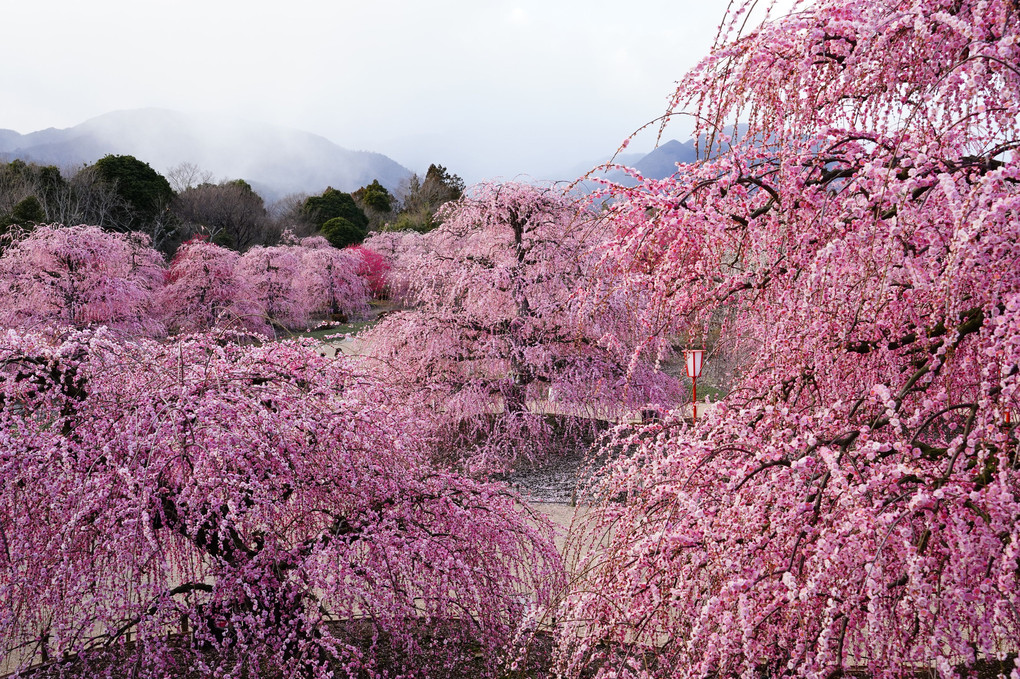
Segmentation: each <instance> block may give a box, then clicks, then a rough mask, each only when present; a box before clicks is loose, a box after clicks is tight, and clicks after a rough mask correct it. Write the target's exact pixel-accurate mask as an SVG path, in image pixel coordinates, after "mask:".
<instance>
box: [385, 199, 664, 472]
mask: <svg viewBox="0 0 1020 679" xmlns="http://www.w3.org/2000/svg"><path fill="white" fill-rule="evenodd" d="M444 210H445V211H444V213H443V216H442V221H443V224H442V226H441V227H439V228H437V229H436V230H434V231H432V232H431V233H429V234H427V235H426V236H423V237H421V246H420V247H418V248H415V249H413V250H410V249H409V250H408V251H407V253H406V254H405V255H404V257H403V258H402V261H401V262H400V263H399V264H398V265H397V266H395V267H394V270H395V271H406V272H413V274H414V275H413V277H410V276H409V277H408V279H407V280H406V282H405V285H406V286H407V287H406V292H405V293H404V299H405V304H407V305H408V307H409V308H408V309H407V310H406V311H404V312H401V313H398V314H393V315H391V316H388V317H386V318H385V319H384V320H383V321H382V322H381V323H380V324H379V325H377V326H375V327H374V328H373V329H372V330H371V331H370V332H369V333H368V334H367V335H366V338H367V342H368V345H369V346H370V347H372V350H373V356H374V357H375V358H376V359H378V360H379V363H378V364H379V365H380V369H381V370H384V371H385V372H386V374H388V375H389V377H390V378H391V379H392V380H393V381H394V382H396V383H400V384H403V385H405V387H406V388H407V389H409V390H413V391H414V392H415V393H416V394H417V397H416V399H415V400H416V401H418V402H420V403H421V404H422V405H424V406H426V407H428V408H431V409H435V410H438V411H440V412H441V413H442V414H443V415H444V416H445V417H446V419H447V427H446V428H447V433H448V436H449V448H450V450H451V451H453V452H454V454H455V456H456V457H457V458H461V459H464V460H466V462H467V464H468V466H474V467H475V468H477V469H479V470H492V469H501V468H505V467H506V466H507V465H508V464H511V463H513V462H514V460H515V459H517V458H519V457H523V458H527V457H529V456H534V455H539V454H542V453H543V452H547V451H548V449H549V446H550V445H551V444H552V443H553V442H554V440H553V439H552V438H551V434H552V433H553V428H552V427H551V425H550V422H549V418H548V417H547V416H549V415H553V416H556V417H558V418H559V425H560V427H561V429H560V433H561V434H564V435H565V436H564V437H563V440H566V441H568V442H569V445H578V439H579V438H581V437H582V435H583V434H584V433H588V434H591V433H592V432H594V430H595V429H596V428H597V426H598V423H599V422H600V421H606V420H609V421H612V420H614V419H616V418H617V417H620V416H623V415H625V414H627V413H629V412H632V411H634V410H635V409H637V408H639V407H640V406H641V405H643V404H645V403H647V402H649V401H659V402H661V401H664V400H669V399H672V398H674V396H675V394H674V391H673V386H674V383H673V381H672V380H671V379H670V378H668V377H666V376H665V375H663V374H662V373H661V372H657V371H656V370H654V368H653V367H652V366H650V365H648V364H646V363H644V362H642V361H638V360H633V355H632V354H633V346H632V345H630V344H628V343H626V342H624V341H622V340H621V337H622V336H623V335H622V334H621V333H617V332H614V331H615V330H617V329H619V328H620V327H621V326H623V325H626V323H627V321H628V320H631V319H632V318H633V316H630V317H628V316H625V315H620V314H616V313H614V314H608V315H607V314H606V313H604V312H605V311H606V310H607V309H609V307H606V308H605V309H599V310H598V312H597V313H594V314H588V313H582V310H581V309H580V308H579V306H578V305H577V304H576V303H575V302H576V300H575V297H574V292H575V290H576V289H577V287H578V286H581V285H584V283H585V279H586V276H587V275H588V274H589V265H590V264H591V263H593V260H594V258H593V255H592V246H593V243H597V242H598V240H597V239H596V238H595V237H594V236H593V234H592V231H593V229H594V228H595V227H594V225H593V220H592V219H591V217H589V216H588V215H587V214H584V213H582V214H578V212H577V208H576V207H575V206H574V205H573V204H572V203H570V202H569V201H568V200H567V199H565V198H564V197H563V196H562V195H561V194H559V193H556V192H553V191H551V190H545V189H540V188H536V187H533V186H528V185H523V184H502V185H484V186H479V187H476V188H475V189H474V190H473V191H472V192H471V194H470V195H469V196H468V197H466V198H463V199H461V200H459V201H456V202H454V203H449V204H447V206H445V207H444ZM611 310H612V311H614V312H619V311H620V309H619V308H613V309H611Z"/></svg>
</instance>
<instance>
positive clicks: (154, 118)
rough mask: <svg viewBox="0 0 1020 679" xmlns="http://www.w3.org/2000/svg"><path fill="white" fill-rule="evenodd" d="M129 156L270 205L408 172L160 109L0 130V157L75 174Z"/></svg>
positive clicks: (390, 183) (388, 181)
mask: <svg viewBox="0 0 1020 679" xmlns="http://www.w3.org/2000/svg"><path fill="white" fill-rule="evenodd" d="M107 154H115V155H132V156H135V157H136V158H138V159H139V160H142V161H145V162H146V163H148V164H149V165H151V166H152V167H153V169H155V170H156V171H158V172H161V173H163V174H165V173H166V172H167V170H169V169H170V168H172V167H174V166H177V165H180V164H181V163H191V164H193V165H197V166H198V167H199V168H201V169H202V170H205V171H208V172H211V173H212V174H213V176H214V177H215V178H216V179H217V180H221V179H244V180H245V181H247V182H248V183H250V184H251V185H252V186H253V187H254V188H255V189H256V190H257V191H259V193H260V194H262V196H263V197H264V198H266V199H267V200H268V201H272V200H274V199H276V198H280V197H282V196H284V195H286V194H288V193H308V194H317V193H321V192H322V191H323V190H325V188H326V187H327V186H332V187H334V188H337V189H340V190H342V191H354V190H356V189H358V188H360V187H362V186H365V185H366V184H370V183H371V182H372V180H373V179H378V180H379V182H380V183H381V184H382V185H383V186H385V187H386V188H388V189H390V190H391V191H392V190H394V189H396V188H397V185H398V184H400V182H401V181H402V180H403V179H405V178H406V177H408V176H410V175H411V171H410V170H408V169H407V168H405V167H403V166H401V165H400V164H398V163H397V162H395V161H394V160H392V159H391V158H388V157H387V156H384V155H382V154H381V153H372V152H369V151H351V150H349V149H345V148H342V147H340V146H337V145H336V144H334V143H333V142H331V141H329V140H328V139H326V138H325V137H321V136H319V135H315V134H311V133H308V132H302V131H299V130H293V129H288V128H284V127H277V126H274V125H269V124H266V123H258V122H251V121H247V120H241V119H237V118H229V117H223V116H199V115H193V114H187V113H180V112H178V111H169V110H165V109H155V108H146V109H136V110H129V111H115V112H112V113H107V114H104V115H101V116H98V117H96V118H92V119H90V120H87V121H85V122H84V123H81V124H80V125H76V126H75V127H71V128H68V129H62V130H58V129H53V128H50V129H47V130H41V131H39V132H32V133H30V134H18V133H17V132H14V131H12V130H0V156H5V157H6V158H7V159H8V160H12V159H14V158H21V159H23V160H26V161H34V162H37V163H42V164H46V165H57V166H59V167H74V166H78V165H82V164H84V163H93V162H95V161H96V160H98V159H100V158H102V157H103V156H105V155H107Z"/></svg>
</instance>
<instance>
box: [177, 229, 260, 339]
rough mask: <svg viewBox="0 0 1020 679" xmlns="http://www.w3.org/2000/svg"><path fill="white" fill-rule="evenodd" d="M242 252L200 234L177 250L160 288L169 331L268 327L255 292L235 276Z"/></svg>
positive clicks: (258, 328) (257, 328) (243, 279)
mask: <svg viewBox="0 0 1020 679" xmlns="http://www.w3.org/2000/svg"><path fill="white" fill-rule="evenodd" d="M240 258H241V255H240V254H238V253H237V252H236V251H234V250H229V249H227V248H223V247H220V246H218V245H215V244H213V243H210V242H208V241H206V240H203V239H201V238H193V239H192V240H189V241H188V242H187V243H184V244H183V245H181V247H180V248H178V250H177V252H176V254H175V255H174V258H173V259H172V260H171V262H170V267H169V269H168V271H167V273H166V284H165V285H164V287H163V288H162V289H161V290H160V293H159V299H160V308H161V310H162V313H163V318H164V321H165V323H166V324H167V327H168V329H169V330H170V331H171V332H201V331H204V330H209V329H211V328H217V327H219V328H234V329H242V328H248V329H251V330H256V331H267V330H268V327H267V325H266V322H265V313H264V310H263V309H262V308H261V307H260V306H259V305H258V303H256V302H255V300H254V290H253V289H252V288H251V287H250V286H249V285H248V281H247V279H245V278H242V277H239V276H237V275H236V269H237V265H238V262H239V261H240Z"/></svg>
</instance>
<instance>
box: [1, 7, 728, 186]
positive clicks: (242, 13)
mask: <svg viewBox="0 0 1020 679" xmlns="http://www.w3.org/2000/svg"><path fill="white" fill-rule="evenodd" d="M726 4H727V3H726V1H725V0H672V1H666V0H652V1H643V0H636V1H635V2H630V3H623V2H619V1H618V2H600V1H597V0H585V1H579V0H578V1H575V0H562V1H561V0H535V1H531V0H515V1H513V2H503V1H501V0H493V1H489V0H474V1H467V0H465V1H462V0H445V1H444V0H439V1H436V0H419V1H417V2H415V1H411V0H382V1H379V0H374V1H370V0H360V1H359V2H350V1H348V0H314V1H313V0H287V1H285V2H284V1H281V0H274V1H273V2H268V1H266V0H245V1H244V2H241V1H240V0H173V1H172V2H169V1H167V0H90V1H88V2H84V1H82V0H0V7H2V16H3V23H4V31H3V32H4V39H3V47H4V52H5V55H6V58H5V64H6V65H5V66H4V67H3V68H2V69H0V128H7V129H13V130H16V131H18V132H22V133H26V132H32V131H35V130H39V129H44V128H47V127H58V128H64V127H71V126H73V125H76V124H78V123H81V122H83V121H85V120H87V119H89V118H91V117H94V116H97V115H100V114H102V113H106V112H108V111H113V110H119V109H133V108H142V107H150V106H155V107H162V108H169V109H174V110H180V111H185V112H194V113H201V112H216V113H225V114H230V115H238V116H242V117H245V118H248V119H251V120H257V121H265V122H269V123H274V124H278V125H283V126H287V127H293V128H297V129H301V130H306V131H309V132H314V133H317V134H321V135H323V136H325V137H327V138H329V139H330V140H332V141H334V142H336V143H337V144H339V145H341V146H345V147H348V148H352V149H363V150H370V151H379V152H381V153H385V154H387V155H389V156H390V157H392V158H393V159H394V160H396V161H397V162H399V163H401V164H403V165H405V166H406V167H408V168H410V169H412V170H415V171H419V172H421V171H422V170H424V169H425V168H426V167H427V166H428V164H429V163H430V162H436V163H440V164H443V165H446V166H447V168H449V169H450V170H451V171H453V172H455V173H457V174H460V175H461V176H463V177H464V178H465V179H467V180H468V181H469V182H472V181H476V180H479V179H482V178H486V177H500V178H505V179H509V178H513V177H515V176H519V175H528V176H530V177H533V178H536V179H563V178H571V177H572V176H574V175H570V176H567V175H568V174H569V173H570V172H573V171H576V170H577V168H579V167H583V166H584V165H585V164H586V163H593V162H595V161H598V160H599V159H600V158H603V157H605V156H608V155H610V154H612V152H613V151H615V150H616V148H617V146H618V145H619V143H620V142H621V141H622V140H623V139H624V138H625V137H626V136H627V135H628V134H630V133H631V132H632V131H633V130H634V129H636V128H637V127H639V126H640V125H642V124H643V123H645V122H647V121H649V120H651V119H653V118H655V117H657V116H659V115H661V114H662V113H663V112H664V110H665V105H666V100H667V98H668V96H669V94H670V93H671V91H672V89H673V87H674V82H675V81H676V80H677V79H679V78H680V77H681V76H682V75H683V73H684V72H685V71H686V70H687V69H688V68H690V67H691V66H693V65H694V64H695V63H696V62H697V60H698V59H699V58H700V57H701V56H703V55H704V54H705V53H706V52H707V51H708V49H709V47H710V46H711V44H712V41H713V39H714V38H715V34H716V29H717V26H718V24H719V21H720V20H721V18H722V16H723V12H724V10H725V7H726ZM686 132H687V131H686V130H683V129H681V128H676V129H675V133H674V134H672V135H671V136H675V137H679V138H681V139H683V138H684V137H685V135H686ZM653 142H654V139H653V138H651V137H648V138H638V139H636V140H635V143H634V147H633V148H636V149H637V150H649V149H650V148H651V146H652V144H653Z"/></svg>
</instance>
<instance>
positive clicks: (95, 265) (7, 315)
mask: <svg viewBox="0 0 1020 679" xmlns="http://www.w3.org/2000/svg"><path fill="white" fill-rule="evenodd" d="M164 266H165V263H164V261H163V257H162V255H160V254H159V253H158V252H156V251H155V250H153V249H152V248H150V247H149V242H148V240H147V239H146V237H145V236H142V235H139V234H123V233H110V232H107V231H103V230H102V229H101V228H99V227H98V226H71V227H63V226H56V225H51V226H39V227H37V228H36V229H34V230H33V231H31V232H15V233H14V234H13V238H11V242H9V244H8V245H7V247H6V248H5V249H4V251H3V254H2V255H0V325H2V326H6V327H8V328H40V327H43V326H53V327H60V326H69V327H74V328H85V327H91V326H100V325H105V326H108V327H110V328H111V329H113V330H116V331H117V332H118V333H121V334H131V335H135V334H144V335H159V334H161V333H162V332H163V329H162V325H161V323H160V322H159V321H158V320H157V319H156V315H155V313H154V312H155V309H154V302H155V299H154V295H155V294H156V293H157V292H158V290H159V288H160V287H161V285H162V282H163V267H164Z"/></svg>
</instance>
